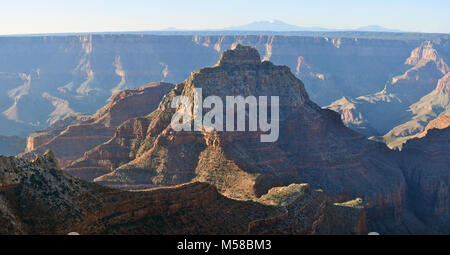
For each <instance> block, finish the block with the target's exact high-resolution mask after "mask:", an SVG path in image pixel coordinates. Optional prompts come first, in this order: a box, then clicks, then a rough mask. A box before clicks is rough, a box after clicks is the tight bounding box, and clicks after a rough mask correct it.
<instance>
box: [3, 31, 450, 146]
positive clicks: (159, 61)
mask: <svg viewBox="0 0 450 255" xmlns="http://www.w3.org/2000/svg"><path fill="white" fill-rule="evenodd" d="M236 43H242V44H246V45H251V46H254V47H256V48H257V49H258V50H259V52H261V56H262V58H263V59H264V60H270V61H271V62H273V63H275V64H283V65H287V66H288V67H289V68H290V69H291V70H292V71H293V72H294V74H295V75H296V76H297V77H299V78H301V79H302V80H303V81H304V82H305V84H306V89H307V91H308V93H309V95H310V97H311V98H312V99H313V101H315V102H317V103H318V104H319V105H320V106H323V105H329V104H330V103H332V102H333V101H334V100H337V99H339V98H341V97H342V96H348V97H358V96H361V95H367V94H371V93H375V92H377V91H380V90H382V89H383V87H384V85H385V83H386V81H388V80H390V79H391V78H393V77H395V76H397V75H399V74H402V73H403V72H405V71H406V69H405V66H404V65H403V63H404V62H405V59H407V58H408V57H409V56H410V54H411V52H412V51H413V50H414V49H415V48H417V47H418V46H419V45H420V44H421V43H422V41H416V40H409V41H406V40H386V39H383V40H382V39H353V38H330V37H301V36H267V35H261V36H252V35H242V36H232V35H230V36H155V35H85V36H45V37H11V38H8V37H2V38H0V82H1V85H2V86H0V112H1V113H2V114H0V115H1V116H0V124H2V125H0V134H2V135H21V136H23V137H25V136H27V135H28V134H29V133H30V132H32V131H35V130H40V129H43V128H45V127H47V126H48V125H50V124H51V123H52V122H54V121H56V120H58V119H61V118H64V117H65V116H67V115H69V114H72V113H76V112H82V113H88V114H93V113H94V112H95V111H96V110H97V109H99V108H100V107H102V106H103V105H104V103H105V102H106V100H107V99H108V98H110V96H111V95H112V93H114V92H116V91H117V90H122V89H127V88H134V87H136V86H140V85H142V84H145V83H148V82H151V81H166V82H171V83H179V82H181V81H183V80H184V79H185V78H186V76H188V75H189V73H190V72H192V71H193V70H196V69H198V68H201V67H203V66H211V65H213V64H214V63H215V62H216V61H217V59H218V58H219V57H220V54H221V53H222V52H223V51H225V50H226V49H229V48H231V46H233V45H235V44H236ZM434 47H435V48H436V47H437V50H438V52H439V55H442V58H443V59H444V60H446V58H447V57H448V55H449V54H448V39H447V38H442V40H440V43H439V45H436V44H435V45H434ZM446 61H447V60H446ZM447 62H448V61H447Z"/></svg>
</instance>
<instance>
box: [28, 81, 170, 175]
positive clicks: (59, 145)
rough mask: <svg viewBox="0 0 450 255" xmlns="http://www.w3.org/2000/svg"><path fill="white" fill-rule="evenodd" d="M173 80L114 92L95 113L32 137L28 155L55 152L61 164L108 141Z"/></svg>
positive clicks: (152, 105)
mask: <svg viewBox="0 0 450 255" xmlns="http://www.w3.org/2000/svg"><path fill="white" fill-rule="evenodd" d="M172 87H173V85H172V84H169V83H163V82H156V83H150V84H147V85H145V86H142V87H138V88H136V89H132V90H123V91H120V92H118V93H116V94H114V95H113V96H112V97H111V99H110V102H109V103H108V104H107V105H106V106H105V107H103V108H101V109H100V110H98V111H97V113H95V114H94V115H92V116H85V115H77V116H74V117H72V116H69V117H68V118H65V119H63V120H61V121H58V122H56V123H55V124H54V125H52V126H51V127H50V128H49V129H47V130H44V131H42V132H39V133H35V134H32V135H31V136H30V137H29V138H28V149H29V151H28V154H25V155H23V156H24V157H28V158H29V157H33V155H34V154H39V153H43V152H45V151H46V150H52V151H55V154H56V157H57V158H58V160H59V163H60V165H61V167H65V166H68V165H69V164H70V163H71V162H72V161H73V160H76V159H78V158H80V157H82V156H83V154H84V153H85V152H87V151H89V150H91V149H93V148H94V147H96V146H97V145H99V144H102V143H104V142H106V141H108V140H109V139H110V138H111V137H112V136H113V135H114V132H115V131H116V128H117V127H118V126H119V125H120V124H121V123H123V122H124V121H126V120H128V119H131V118H134V117H137V116H142V115H146V114H149V113H151V112H152V111H153V110H154V109H155V108H156V106H157V105H158V104H159V102H160V100H161V99H162V97H163V96H164V95H165V94H166V93H167V92H169V91H170V90H171V89H172Z"/></svg>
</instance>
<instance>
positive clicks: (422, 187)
mask: <svg viewBox="0 0 450 255" xmlns="http://www.w3.org/2000/svg"><path fill="white" fill-rule="evenodd" d="M443 123H445V121H444V120H442V118H441V124H443ZM448 124H449V123H448V118H447V122H446V124H445V126H444V127H446V128H443V129H440V127H439V124H438V123H436V121H435V122H434V124H433V125H434V126H437V128H432V127H431V126H432V125H430V126H428V127H427V132H426V133H424V134H422V135H418V136H417V137H416V138H414V139H411V140H409V141H408V142H407V143H406V144H405V145H404V148H403V150H402V155H403V158H402V169H403V171H404V174H405V178H406V181H407V183H408V204H409V205H410V206H411V208H412V209H413V210H414V212H415V214H416V215H417V216H418V217H419V218H420V219H421V220H422V221H423V222H425V223H426V224H428V225H430V226H431V227H432V228H434V229H436V230H439V231H441V232H442V233H449V230H450V227H449V226H450V210H449V204H450V201H449V188H448V187H449V185H450V171H449V166H450V128H449V127H448ZM441 127H442V126H441Z"/></svg>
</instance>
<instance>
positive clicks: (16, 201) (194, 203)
mask: <svg viewBox="0 0 450 255" xmlns="http://www.w3.org/2000/svg"><path fill="white" fill-rule="evenodd" d="M297 186H298V187H300V189H299V188H297V189H294V190H293V191H295V193H292V194H286V192H284V193H282V194H281V193H280V192H279V193H277V192H276V191H273V192H271V197H274V196H276V195H277V194H279V195H278V197H280V198H279V199H277V201H280V200H282V201H285V200H288V201H287V203H285V204H284V205H268V201H271V200H270V199H271V197H269V198H268V199H266V200H265V201H263V202H250V201H247V202H244V201H236V200H232V199H229V198H226V197H223V196H222V195H220V194H219V193H218V192H217V190H216V189H215V188H214V187H213V186H211V185H208V184H205V183H187V184H183V185H178V186H175V187H169V188H161V189H153V190H144V191H121V190H115V189H110V188H107V187H101V186H98V185H96V184H92V183H87V182H84V181H81V180H78V179H76V178H73V177H71V176H69V175H67V174H65V173H64V172H63V171H61V170H59V169H58V167H57V165H56V159H55V157H54V155H53V153H51V152H47V153H45V154H44V155H43V156H41V157H38V158H37V159H35V160H34V161H27V160H24V159H19V158H14V157H3V156H0V223H1V224H0V234H67V233H69V232H78V233H80V234H250V233H252V234H261V233H277V234H295V233H297V234H299V233H301V234H332V233H335V234H365V233H366V232H367V231H366V227H365V226H366V225H365V215H364V210H363V209H362V207H361V204H360V203H354V202H349V203H347V204H344V205H341V204H336V205H334V204H332V203H330V202H329V199H328V198H327V197H326V196H325V195H324V194H323V193H321V192H320V191H315V190H312V189H310V188H309V187H308V186H307V185H306V184H302V185H297ZM297 186H294V187H297ZM291 190H292V189H291ZM293 216H295V217H293ZM295 222H296V223H297V224H292V223H295ZM331 226H333V227H331Z"/></svg>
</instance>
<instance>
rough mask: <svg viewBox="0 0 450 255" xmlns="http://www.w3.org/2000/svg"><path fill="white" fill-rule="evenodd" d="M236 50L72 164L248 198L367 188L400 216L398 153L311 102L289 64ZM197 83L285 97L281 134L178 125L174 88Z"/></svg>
mask: <svg viewBox="0 0 450 255" xmlns="http://www.w3.org/2000/svg"><path fill="white" fill-rule="evenodd" d="M231 52H232V53H229V52H227V53H225V54H224V56H228V57H230V58H229V59H227V61H225V62H224V61H222V60H220V61H219V62H218V64H217V65H216V66H214V67H211V68H204V69H200V70H198V71H195V72H193V73H192V74H191V76H190V77H189V78H187V79H186V80H185V81H184V82H182V83H180V84H178V85H177V86H176V87H175V88H174V89H173V90H172V91H171V92H170V93H169V94H168V95H167V96H166V97H165V98H164V99H163V101H162V102H161V104H160V105H159V107H158V109H157V110H156V111H154V112H153V113H151V114H150V115H147V116H146V117H142V118H135V119H132V120H129V121H127V122H125V123H124V124H122V125H121V126H120V127H119V128H118V130H117V132H116V133H115V136H114V137H113V138H112V139H111V140H110V141H108V142H106V143H104V144H102V145H100V146H98V147H97V148H95V149H94V150H92V151H90V152H88V153H86V155H85V156H84V157H83V158H81V159H80V160H77V161H76V162H74V163H73V164H72V165H71V166H69V167H68V168H67V170H68V171H70V173H71V174H73V175H76V176H80V177H86V176H88V177H91V178H92V176H94V174H95V173H99V172H102V171H104V172H110V173H108V174H106V175H103V176H99V177H97V178H95V179H94V180H95V181H96V182H98V183H102V184H107V185H114V186H122V187H127V188H131V187H143V186H144V187H154V186H161V185H163V186H165V185H176V184H179V183H184V182H188V181H192V180H195V181H201V182H208V183H210V184H213V185H214V186H216V187H217V188H218V190H219V192H220V193H221V194H224V195H225V196H227V197H230V198H234V199H244V200H247V199H256V198H257V197H260V196H261V195H263V194H265V193H267V191H268V190H270V189H271V188H273V187H276V186H283V185H289V184H291V183H304V182H307V183H310V184H311V185H312V186H314V187H316V188H318V189H323V190H324V192H325V193H326V194H329V195H331V196H332V197H333V199H334V202H344V201H348V200H351V199H354V198H355V197H361V198H362V199H364V200H365V201H366V204H367V205H368V207H369V208H376V207H389V208H392V211H391V212H392V213H391V215H390V217H393V218H397V219H399V218H400V215H401V212H402V208H403V202H404V200H405V192H406V185H405V182H404V179H403V176H402V173H401V171H400V169H399V168H398V166H397V163H396V161H395V160H394V158H393V157H394V156H393V154H392V152H390V151H389V150H388V149H387V148H386V147H385V146H384V145H383V144H379V143H375V142H371V141H368V140H367V139H366V138H365V137H364V136H362V135H360V134H358V133H356V132H354V131H352V130H350V129H348V128H346V127H345V126H344V125H343V124H342V121H341V120H340V118H339V115H337V114H336V113H335V112H333V111H331V110H323V109H321V108H320V107H319V106H317V105H316V104H315V103H313V102H312V101H311V100H310V99H309V97H308V94H307V93H306V91H305V89H304V86H303V83H302V82H301V81H300V80H298V79H297V78H295V76H294V75H293V74H292V73H291V72H290V70H289V68H287V67H285V66H276V65H274V64H272V63H270V62H268V61H265V62H260V60H259V57H258V53H257V52H256V50H254V49H251V48H249V47H245V46H240V45H238V46H236V48H235V49H233V50H232V51H231ZM249 53H251V54H249ZM243 58H250V60H246V61H244V62H243V61H241V59H243ZM233 59H235V61H234V60H233ZM221 63H226V64H223V65H222V64H221ZM194 88H202V89H203V97H207V96H209V95H217V96H220V97H222V98H224V97H225V96H227V95H254V96H279V98H280V137H279V139H278V141H276V142H273V143H261V142H260V135H261V133H262V132H260V131H259V132H174V131H173V130H172V128H171V127H170V120H171V117H172V115H173V113H174V109H172V108H171V107H170V105H171V102H172V100H173V98H174V97H175V96H177V95H184V96H187V97H188V98H191V99H192V98H193V91H194ZM224 101H225V100H224ZM131 130H139V132H134V131H133V132H131ZM133 133H134V134H135V135H132V136H130V135H129V134H133ZM77 172H79V173H80V174H78V173H77ZM87 173H94V174H91V175H88V174H87ZM91 180H92V179H91Z"/></svg>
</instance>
